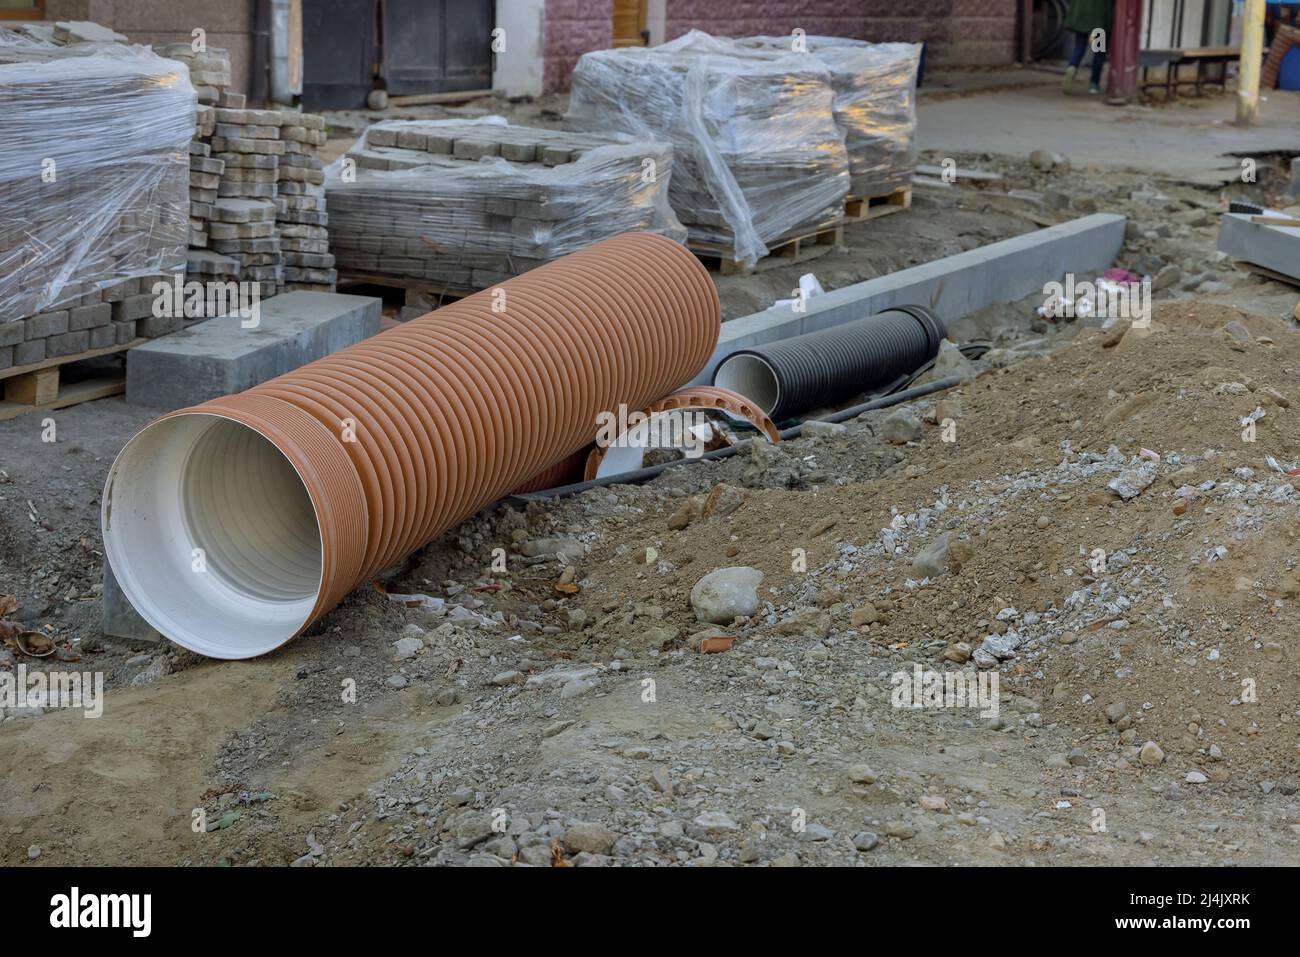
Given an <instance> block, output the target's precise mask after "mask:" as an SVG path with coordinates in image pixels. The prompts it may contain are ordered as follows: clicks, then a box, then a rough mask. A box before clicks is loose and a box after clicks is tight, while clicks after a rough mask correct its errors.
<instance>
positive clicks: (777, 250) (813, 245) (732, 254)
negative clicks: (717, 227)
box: [686, 225, 844, 276]
mask: <svg viewBox="0 0 1300 957" xmlns="http://www.w3.org/2000/svg"><path fill="white" fill-rule="evenodd" d="M843 241H844V227H843V226H840V225H836V226H827V227H826V228H824V229H819V230H816V231H814V232H811V233H804V234H803V235H800V236H793V237H791V238H789V239H785V240H782V241H781V242H779V243H775V244H771V245H769V246H768V253H767V255H766V256H764V257H763V258H762V259H760V260H759V261H758V262H756V263H755V262H750V261H749V260H741V261H739V262H738V261H737V260H736V250H735V247H734V246H728V245H724V244H721V243H704V242H694V241H693V242H689V243H687V244H686V245H687V248H688V249H690V251H691V252H693V253H695V255H696V256H698V257H699V258H700V259H706V260H717V261H718V269H719V271H720V272H721V273H722V274H723V275H724V276H748V275H750V274H752V273H756V272H762V271H764V270H767V269H775V268H776V267H778V266H787V265H789V264H790V263H801V262H806V261H807V260H809V259H816V258H817V257H818V256H824V255H825V254H826V253H828V252H830V251H831V250H832V249H834V248H835V247H836V246H838V245H840V244H841V243H842V242H843Z"/></svg>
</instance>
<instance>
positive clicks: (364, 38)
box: [302, 0, 378, 110]
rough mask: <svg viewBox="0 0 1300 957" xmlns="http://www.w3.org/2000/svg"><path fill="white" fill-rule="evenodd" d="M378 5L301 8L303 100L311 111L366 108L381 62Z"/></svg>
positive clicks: (319, 1)
mask: <svg viewBox="0 0 1300 957" xmlns="http://www.w3.org/2000/svg"><path fill="white" fill-rule="evenodd" d="M377 3H378V0H310V2H307V3H304V4H303V5H302V47H303V50H302V59H303V78H302V101H303V105H304V106H305V107H306V108H307V109H309V110H319V109H331V108H334V109H337V108H352V107H360V106H365V104H366V96H367V95H369V93H370V91H371V89H373V88H374V84H375V81H374V76H375V64H376V63H377V62H378V53H377V49H376V47H377V44H376V33H377V23H378V20H377V18H378V13H377Z"/></svg>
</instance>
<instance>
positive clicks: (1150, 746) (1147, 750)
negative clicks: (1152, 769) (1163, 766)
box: [1138, 741, 1165, 764]
mask: <svg viewBox="0 0 1300 957" xmlns="http://www.w3.org/2000/svg"><path fill="white" fill-rule="evenodd" d="M1164 759H1165V752H1164V751H1163V750H1161V748H1160V745H1158V744H1156V743H1155V742H1154V741H1148V742H1147V743H1146V744H1144V745H1142V750H1140V751H1139V752H1138V760H1139V761H1141V762H1142V763H1143V764H1159V763H1160V762H1161V761H1163V760H1164Z"/></svg>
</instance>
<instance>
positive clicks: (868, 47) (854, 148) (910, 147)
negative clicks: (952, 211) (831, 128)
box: [740, 37, 921, 196]
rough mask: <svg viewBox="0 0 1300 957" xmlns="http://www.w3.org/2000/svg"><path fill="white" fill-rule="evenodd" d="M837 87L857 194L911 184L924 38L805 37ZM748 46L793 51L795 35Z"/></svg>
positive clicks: (751, 40)
mask: <svg viewBox="0 0 1300 957" xmlns="http://www.w3.org/2000/svg"><path fill="white" fill-rule="evenodd" d="M801 40H802V41H803V42H804V44H805V46H806V49H807V51H808V54H809V55H811V56H814V57H816V58H817V59H818V60H820V61H821V62H822V63H823V64H824V65H825V66H826V68H827V69H828V70H830V74H831V85H832V86H833V87H834V88H835V122H836V123H837V124H838V125H839V127H840V129H841V130H842V131H843V133H844V145H845V148H846V149H847V150H848V153H849V173H850V175H851V177H852V183H851V185H850V187H849V195H851V196H881V195H884V194H885V193H891V192H893V191H894V190H896V189H898V188H900V187H902V186H906V185H908V184H909V183H910V182H911V179H912V173H913V171H914V170H915V169H916V142H915V138H916V73H917V69H918V68H919V66H920V63H921V45H920V44H919V43H868V42H867V41H865V40H850V39H847V38H845V37H805V38H801ZM740 43H741V45H742V46H753V47H756V48H763V49H770V50H787V51H788V50H790V49H791V38H790V37H750V38H747V39H745V40H742V41H740Z"/></svg>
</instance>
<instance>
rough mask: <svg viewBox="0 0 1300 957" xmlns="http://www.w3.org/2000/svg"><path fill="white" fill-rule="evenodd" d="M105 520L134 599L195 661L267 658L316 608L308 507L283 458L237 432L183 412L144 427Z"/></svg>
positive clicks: (108, 500)
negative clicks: (195, 654) (204, 657)
mask: <svg viewBox="0 0 1300 957" xmlns="http://www.w3.org/2000/svg"><path fill="white" fill-rule="evenodd" d="M102 519H103V529H104V549H105V551H106V552H107V556H108V561H109V562H110V564H111V565H112V568H113V573H114V575H115V576H116V577H117V580H118V583H119V584H120V585H121V587H122V591H123V592H124V593H125V595H126V597H127V599H128V600H129V601H130V602H131V604H132V605H133V606H134V607H135V609H136V611H138V612H139V613H140V615H141V616H142V617H143V618H144V619H145V621H147V622H149V624H151V625H152V626H153V627H154V628H156V629H158V631H159V632H161V633H162V634H163V635H165V636H166V637H167V638H170V639H171V640H172V641H175V642H176V643H177V644H180V645H183V646H185V647H186V648H189V649H190V650H191V651H195V652H198V653H199V654H202V655H207V656H209V657H212V658H251V657H253V656H255V655H260V654H264V653H265V652H268V651H271V650H273V649H275V648H277V647H279V646H280V645H281V644H283V643H284V642H285V641H287V640H288V639H289V638H291V637H292V636H293V635H295V634H297V632H298V630H299V629H300V628H302V626H303V625H304V624H306V623H307V620H308V618H309V616H310V615H311V612H312V609H313V607H314V606H315V604H316V598H317V594H318V593H319V591H320V588H321V586H322V582H321V573H322V564H323V560H322V553H321V537H320V526H319V523H318V520H317V517H316V512H315V509H314V508H313V506H312V503H311V498H310V497H309V496H308V494H307V489H306V487H305V486H304V485H303V482H302V479H301V478H300V477H299V475H298V473H297V472H296V471H295V470H294V467H293V466H292V465H291V464H290V462H289V460H288V459H286V458H285V456H284V454H283V453H282V452H281V451H280V450H279V449H277V448H276V447H275V445H274V444H272V443H271V442H270V440H268V439H267V438H265V437H264V436H263V435H262V434H261V433H259V432H257V431H256V430H254V429H252V428H249V427H248V426H246V425H243V424H241V423H239V422H235V421H233V420H231V419H227V418H225V417H223V416H220V415H214V414H211V413H186V414H184V415H178V416H172V417H171V418H167V419H163V420H161V421H159V422H155V423H153V424H152V425H150V426H148V427H147V428H145V429H144V430H143V431H142V432H140V433H139V434H138V435H136V436H135V437H134V438H133V439H131V441H130V442H128V443H127V444H126V447H125V448H123V449H122V451H121V453H119V455H118V457H117V459H116V460H115V461H114V462H113V466H112V468H111V469H109V473H108V482H107V484H106V485H105V488H104V497H103V517H102ZM196 549H201V550H202V552H201V555H196V552H195V550H196Z"/></svg>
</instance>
